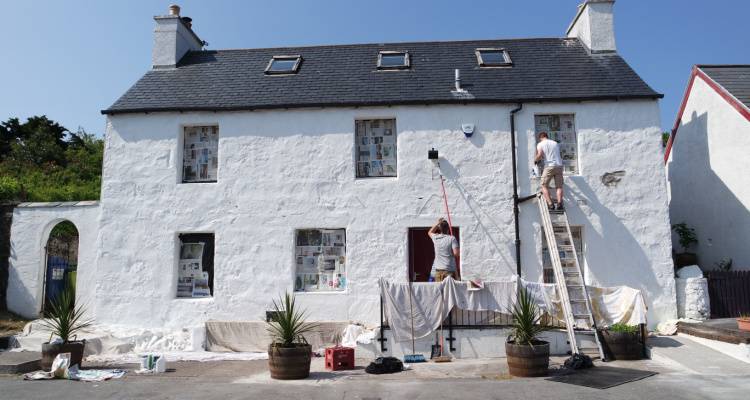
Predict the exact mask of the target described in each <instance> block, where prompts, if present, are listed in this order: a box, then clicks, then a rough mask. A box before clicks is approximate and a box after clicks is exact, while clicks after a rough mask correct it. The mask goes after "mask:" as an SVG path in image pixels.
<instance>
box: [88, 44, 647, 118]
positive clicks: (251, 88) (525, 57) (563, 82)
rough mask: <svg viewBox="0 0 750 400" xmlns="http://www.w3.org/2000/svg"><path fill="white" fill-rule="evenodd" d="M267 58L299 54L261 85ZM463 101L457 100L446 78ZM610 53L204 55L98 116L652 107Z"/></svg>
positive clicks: (359, 50) (308, 50)
mask: <svg viewBox="0 0 750 400" xmlns="http://www.w3.org/2000/svg"><path fill="white" fill-rule="evenodd" d="M477 48H504V49H506V50H507V51H508V53H509V55H510V58H511V60H512V62H513V65H512V67H501V68H479V66H478V64H477V58H476V55H475V50H476V49H477ZM381 50H401V51H408V52H409V55H410V59H411V67H410V68H409V69H407V70H402V71H378V70H377V68H376V64H377V57H378V52H379V51H381ZM274 55H300V56H302V60H303V61H302V63H301V64H300V67H299V72H298V73H296V74H293V75H286V76H269V75H266V74H265V73H264V71H265V68H266V66H267V64H268V62H269V60H270V59H271V57H272V56H274ZM456 68H458V69H460V70H461V79H462V85H463V87H464V88H465V89H466V90H467V91H468V93H467V94H463V95H460V96H458V95H455V94H453V93H452V92H451V91H452V90H453V88H454V69H456ZM661 96H662V95H661V94H658V93H656V92H655V91H654V90H653V89H652V88H651V87H649V86H648V85H647V84H646V83H645V82H644V81H643V80H642V79H641V78H640V77H639V76H638V75H637V74H636V73H635V72H634V71H633V70H632V69H631V68H630V66H628V64H627V63H626V62H625V61H624V60H623V59H622V58H621V57H620V56H619V55H618V54H617V53H608V54H594V55H591V54H589V53H588V52H587V51H586V49H585V48H584V47H583V45H582V44H581V43H580V42H579V41H578V39H567V38H541V39H510V40H474V41H456V42H412V43H390V44H357V45H337V46H310V47H284V48H266V49H242V50H204V51H194V52H189V53H188V54H186V55H185V56H184V57H183V58H182V60H181V61H180V62H179V64H178V65H177V68H167V69H154V70H151V71H148V72H146V74H145V75H144V76H143V77H142V78H141V79H139V80H138V81H137V82H136V83H135V84H134V85H133V86H132V87H131V88H130V89H129V90H128V91H127V92H126V93H125V94H124V95H123V96H122V97H120V99H118V100H117V101H116V102H115V103H114V104H112V106H110V107H109V108H108V109H107V110H104V111H103V112H104V113H107V114H113V113H126V112H143V111H170V110H180V111H190V110H193V111H195V110H209V111H218V110H247V109H265V108H287V107H288V108H292V107H317V106H331V107H336V106H365V105H395V104H448V103H492V102H516V101H550V100H581V99H628V98H659V97H661Z"/></svg>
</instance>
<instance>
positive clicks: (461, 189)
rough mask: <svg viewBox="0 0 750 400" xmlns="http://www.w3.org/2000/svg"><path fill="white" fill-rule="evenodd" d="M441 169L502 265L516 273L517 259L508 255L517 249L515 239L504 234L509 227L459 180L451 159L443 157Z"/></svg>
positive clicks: (509, 272) (508, 270)
mask: <svg viewBox="0 0 750 400" xmlns="http://www.w3.org/2000/svg"><path fill="white" fill-rule="evenodd" d="M440 169H441V170H442V171H443V176H444V177H445V180H446V183H450V184H451V185H452V186H453V187H454V188H455V189H456V191H458V193H459V194H460V195H461V198H462V199H463V201H464V203H465V204H466V206H467V207H468V208H469V210H470V211H471V214H472V216H474V219H475V220H476V224H477V226H478V227H479V229H481V231H482V233H483V234H484V235H485V236H486V237H487V239H488V240H489V241H490V243H492V247H493V253H495V255H496V257H498V258H501V259H502V260H503V265H502V267H503V268H504V269H505V270H507V272H508V274H515V273H516V267H515V260H513V259H510V258H509V257H508V256H509V255H512V254H513V253H514V252H515V249H514V248H513V239H512V238H509V237H505V235H503V232H504V231H505V230H506V229H507V227H505V226H501V225H500V224H498V222H497V221H496V220H495V218H494V217H493V216H492V215H491V214H490V213H489V212H487V211H486V210H485V209H484V208H483V207H482V206H481V205H480V204H479V202H478V201H477V200H476V199H475V198H474V197H473V196H472V195H471V193H470V192H469V191H468V190H467V189H466V187H465V186H463V185H462V184H461V182H459V173H458V170H457V169H456V167H455V166H454V165H453V164H451V163H450V161H448V160H446V159H443V158H441V159H440ZM446 190H448V188H446ZM509 204H510V205H509V207H512V199H511V200H510V202H509ZM496 207H497V206H496ZM464 235H465V234H464ZM464 235H462V236H464ZM475 272H477V273H479V274H480V276H481V275H483V274H484V272H485V271H475Z"/></svg>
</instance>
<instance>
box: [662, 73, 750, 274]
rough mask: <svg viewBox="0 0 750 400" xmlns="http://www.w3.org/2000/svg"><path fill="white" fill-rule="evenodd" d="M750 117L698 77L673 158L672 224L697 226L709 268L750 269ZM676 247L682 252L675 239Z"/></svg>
mask: <svg viewBox="0 0 750 400" xmlns="http://www.w3.org/2000/svg"><path fill="white" fill-rule="evenodd" d="M747 149H750V121H748V120H747V119H746V118H745V117H743V116H742V115H741V114H740V113H739V112H737V110H736V109H735V108H733V107H732V106H731V105H730V104H729V103H728V102H727V101H726V100H724V99H723V98H722V97H721V96H720V95H719V94H718V93H717V92H716V91H715V90H714V89H712V88H711V87H710V86H709V85H708V84H707V83H706V82H705V81H704V80H703V79H702V78H700V77H696V79H695V81H694V83H693V87H692V90H691V92H690V97H689V98H688V101H687V103H686V105H685V111H684V113H683V114H682V120H681V123H680V126H679V128H678V130H677V136H676V139H675V141H674V144H673V146H672V151H671V153H670V157H669V160H668V174H669V182H670V190H671V203H670V217H671V220H672V223H680V222H685V223H687V224H688V225H689V226H690V227H692V228H695V230H696V233H697V235H698V245H697V246H696V247H695V248H694V249H691V251H693V252H695V253H697V254H698V255H699V261H700V263H701V267H703V269H704V270H711V269H714V264H715V263H717V262H719V261H720V260H721V259H722V258H726V257H731V258H732V259H733V261H734V262H733V269H750V246H748V245H747V243H748V237H750V211H749V210H750V178H748V175H749V174H748V170H747V165H748V163H747V155H746V154H747ZM675 239H676V238H675ZM675 249H676V250H677V251H682V249H681V247H680V245H679V242H678V241H677V240H675Z"/></svg>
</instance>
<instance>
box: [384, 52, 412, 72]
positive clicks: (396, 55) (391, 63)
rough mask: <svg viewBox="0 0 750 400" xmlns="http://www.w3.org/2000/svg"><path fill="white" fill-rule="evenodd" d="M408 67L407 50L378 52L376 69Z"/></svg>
mask: <svg viewBox="0 0 750 400" xmlns="http://www.w3.org/2000/svg"><path fill="white" fill-rule="evenodd" d="M405 68H409V52H408V51H381V52H380V53H378V69H405Z"/></svg>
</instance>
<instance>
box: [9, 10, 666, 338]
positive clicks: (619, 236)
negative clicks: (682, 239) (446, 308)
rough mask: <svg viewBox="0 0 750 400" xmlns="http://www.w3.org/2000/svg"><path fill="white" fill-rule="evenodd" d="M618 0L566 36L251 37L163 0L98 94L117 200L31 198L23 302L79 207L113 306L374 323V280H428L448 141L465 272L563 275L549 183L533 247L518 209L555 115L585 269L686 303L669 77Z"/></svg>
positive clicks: (87, 243)
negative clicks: (132, 73) (143, 40)
mask: <svg viewBox="0 0 750 400" xmlns="http://www.w3.org/2000/svg"><path fill="white" fill-rule="evenodd" d="M613 3H614V2H613V1H601V0H599V1H595V0H588V1H586V2H585V3H584V4H582V5H581V6H580V7H579V9H578V12H577V13H576V16H575V19H574V20H573V22H572V23H571V25H570V27H569V28H568V30H567V33H566V35H565V36H564V37H558V38H539V39H534V38H532V39H508V40H506V39H491V40H474V41H456V42H414V43H385V44H358V45H330V46H310V47H286V48H262V49H239V50H206V49H204V42H203V41H202V40H201V39H200V38H199V37H198V36H197V34H196V32H195V30H194V29H193V28H197V26H198V24H197V23H196V24H194V23H193V21H192V20H190V19H189V18H185V17H180V16H179V10H178V9H176V8H173V9H172V11H171V13H170V15H166V16H158V17H155V20H156V29H155V31H154V47H153V68H152V69H150V70H149V71H148V72H146V74H145V75H144V76H143V77H142V78H141V79H139V80H138V81H137V82H136V83H135V84H134V85H133V86H132V87H131V88H130V89H129V90H128V91H127V92H126V93H125V94H124V95H123V96H122V97H120V98H119V99H118V100H117V101H115V103H114V104H112V105H111V106H110V107H109V108H107V109H105V110H103V113H104V114H105V115H106V119H107V129H106V145H105V152H104V167H103V168H104V170H103V177H102V180H103V181H102V182H103V183H102V194H101V200H100V201H99V202H98V203H71V204H68V203H62V204H24V205H22V206H20V207H18V208H16V209H15V212H14V215H13V227H12V237H11V240H12V245H13V252H12V255H11V257H10V284H9V289H8V290H9V291H8V293H9V296H8V303H9V307H10V309H11V310H13V311H15V312H17V313H20V314H22V315H25V316H28V317H33V316H36V315H38V314H39V312H40V310H41V308H42V306H43V304H44V301H43V299H44V293H45V289H44V287H45V282H46V281H45V279H46V278H45V276H46V275H49V274H50V273H48V272H45V271H47V270H48V269H49V268H47V267H45V265H46V257H45V250H44V248H45V243H46V241H47V237H48V235H49V233H50V231H51V229H52V227H53V226H54V225H55V224H56V223H57V222H59V221H62V220H69V221H71V222H72V223H73V224H75V225H76V227H77V229H78V231H79V234H80V240H79V242H80V245H79V250H78V263H77V272H76V275H77V276H76V280H77V296H78V298H79V299H84V300H85V301H87V303H88V304H89V305H90V308H91V310H92V311H93V313H94V314H95V317H96V319H97V320H98V321H99V322H100V323H112V324H127V325H133V326H140V327H174V328H179V327H184V326H196V325H200V324H202V323H203V322H204V321H206V320H209V319H218V320H260V319H262V318H264V316H265V311H266V310H268V309H269V306H270V304H271V301H272V300H273V299H274V298H277V296H279V294H281V293H283V292H284V291H294V292H295V293H297V297H298V300H299V301H300V302H301V303H302V304H303V305H304V306H306V307H307V308H308V309H309V311H310V317H311V318H312V319H316V320H324V321H348V320H357V321H363V322H369V323H376V322H377V321H378V318H379V294H378V293H379V291H378V279H379V278H381V277H385V278H389V279H394V280H402V281H405V280H406V279H408V277H409V276H411V277H412V278H413V279H416V280H425V279H426V278H427V276H426V274H427V272H428V269H429V264H430V263H431V257H432V256H431V255H430V254H429V252H430V251H431V250H430V246H429V242H427V244H425V238H426V237H427V236H426V234H425V231H426V230H427V228H428V227H429V226H431V225H432V224H433V223H434V222H435V220H436V219H437V217H439V216H442V215H444V211H443V200H442V194H441V189H440V180H439V175H438V172H437V169H436V167H435V166H434V165H433V164H432V163H431V162H430V161H429V160H428V158H427V153H428V151H429V150H430V149H432V148H434V149H436V150H438V151H439V155H440V168H441V169H442V172H443V175H444V176H445V178H446V190H447V197H448V201H449V206H450V210H451V213H452V217H453V225H454V226H455V227H457V230H458V233H459V235H460V242H461V265H460V271H461V274H462V275H463V276H475V277H480V278H482V279H484V280H487V281H490V280H493V279H499V278H503V277H508V276H511V275H513V274H515V273H516V271H517V257H516V256H517V255H518V256H519V258H520V260H521V273H522V276H523V277H524V278H525V279H527V280H532V281H542V280H544V279H549V278H548V277H549V275H550V274H545V269H546V267H548V265H547V263H546V261H545V256H544V252H545V248H544V246H545V245H544V243H543V240H542V232H541V225H540V222H539V215H538V210H537V207H536V205H535V204H534V201H535V200H533V199H532V200H530V201H527V202H523V203H521V204H520V205H519V207H520V212H519V227H520V234H519V235H520V237H519V238H520V245H519V248H520V253H519V254H516V243H515V229H514V185H513V181H514V180H513V174H514V171H516V170H517V173H516V175H517V179H518V194H519V196H520V197H525V196H528V195H533V194H534V193H536V191H537V190H538V179H537V178H536V177H535V175H534V174H533V173H532V171H533V154H534V149H535V144H536V134H537V133H538V132H540V131H542V130H544V131H548V132H550V133H551V136H552V137H553V138H556V139H558V140H559V141H560V142H561V144H562V150H563V158H564V160H565V173H566V178H565V184H566V190H567V192H566V199H565V201H566V204H567V209H568V213H569V216H570V219H571V223H572V224H573V225H575V226H574V232H575V233H576V237H577V239H578V240H577V243H576V246H577V247H578V249H579V250H580V254H581V259H582V261H583V268H584V274H585V278H586V280H587V282H589V283H590V284H595V285H600V286H615V285H628V286H631V287H634V288H637V289H641V290H642V291H643V293H644V296H645V297H646V299H647V303H648V306H649V318H650V323H654V324H655V323H657V322H659V321H663V320H667V319H671V318H674V317H675V315H676V308H675V292H674V279H673V264H672V258H671V248H672V246H671V241H670V227H669V216H668V209H667V187H666V179H665V175H664V168H663V164H662V158H661V157H662V149H661V144H660V143H661V142H660V132H661V130H660V122H659V99H660V98H661V97H662V95H661V94H659V93H657V92H655V91H654V90H653V89H652V88H651V87H649V86H648V85H647V84H646V83H645V82H644V81H643V80H642V79H641V78H640V77H639V76H638V75H637V74H636V73H635V72H634V71H633V70H632V69H631V68H630V66H628V64H627V63H626V62H625V61H624V60H623V59H622V58H621V56H620V55H619V54H618V53H617V50H616V46H615V38H614V26H613V14H612V9H613ZM511 121H513V122H511ZM513 136H515V141H516V148H517V150H516V154H517V169H516V168H514V165H513V163H512V159H513V157H512V154H513V148H512V137H513ZM427 240H429V239H427ZM550 268H551V267H550ZM52 274H54V272H53V273H52Z"/></svg>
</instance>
